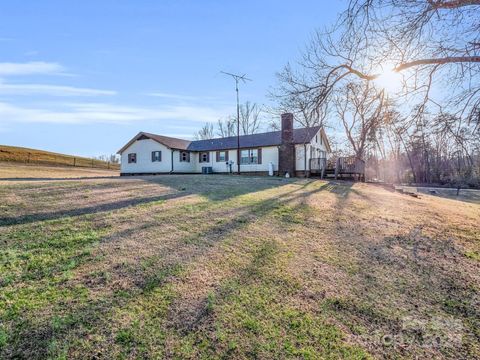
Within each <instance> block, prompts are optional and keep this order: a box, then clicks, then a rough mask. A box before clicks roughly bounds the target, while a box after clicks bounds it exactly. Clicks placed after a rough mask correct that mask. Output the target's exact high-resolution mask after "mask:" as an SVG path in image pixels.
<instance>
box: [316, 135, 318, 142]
mask: <svg viewBox="0 0 480 360" xmlns="http://www.w3.org/2000/svg"><path fill="white" fill-rule="evenodd" d="M315 142H316V143H318V135H315Z"/></svg>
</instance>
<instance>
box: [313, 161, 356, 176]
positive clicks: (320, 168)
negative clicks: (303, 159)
mask: <svg viewBox="0 0 480 360" xmlns="http://www.w3.org/2000/svg"><path fill="white" fill-rule="evenodd" d="M327 171H328V172H330V173H332V174H333V173H334V174H335V178H337V177H338V176H339V175H342V174H349V175H355V174H356V175H360V176H361V177H362V176H364V174H365V161H363V160H361V159H358V158H356V157H354V156H349V157H338V158H336V159H328V160H327V159H326V158H312V159H310V173H311V174H320V175H321V176H322V177H324V176H325V174H326V173H327Z"/></svg>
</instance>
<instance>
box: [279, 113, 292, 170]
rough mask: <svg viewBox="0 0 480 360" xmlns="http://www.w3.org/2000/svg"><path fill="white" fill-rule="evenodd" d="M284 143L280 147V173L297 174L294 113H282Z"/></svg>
mask: <svg viewBox="0 0 480 360" xmlns="http://www.w3.org/2000/svg"><path fill="white" fill-rule="evenodd" d="M281 133H282V143H281V145H280V146H279V147H278V174H279V175H280V176H284V175H285V173H287V172H288V173H289V174H290V176H295V145H294V144H293V114H292V113H285V114H282V131H281Z"/></svg>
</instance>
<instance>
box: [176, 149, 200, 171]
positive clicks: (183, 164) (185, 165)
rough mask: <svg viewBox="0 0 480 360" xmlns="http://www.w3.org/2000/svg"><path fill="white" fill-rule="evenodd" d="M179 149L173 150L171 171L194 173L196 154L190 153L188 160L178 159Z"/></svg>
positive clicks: (195, 169)
mask: <svg viewBox="0 0 480 360" xmlns="http://www.w3.org/2000/svg"><path fill="white" fill-rule="evenodd" d="M180 152H181V150H173V172H174V173H194V172H197V161H198V154H197V153H192V152H191V153H190V162H187V161H180Z"/></svg>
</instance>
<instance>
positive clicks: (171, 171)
mask: <svg viewBox="0 0 480 360" xmlns="http://www.w3.org/2000/svg"><path fill="white" fill-rule="evenodd" d="M174 151H175V150H173V149H172V151H171V152H170V154H171V155H172V170H170V174H172V173H173V152H174Z"/></svg>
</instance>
